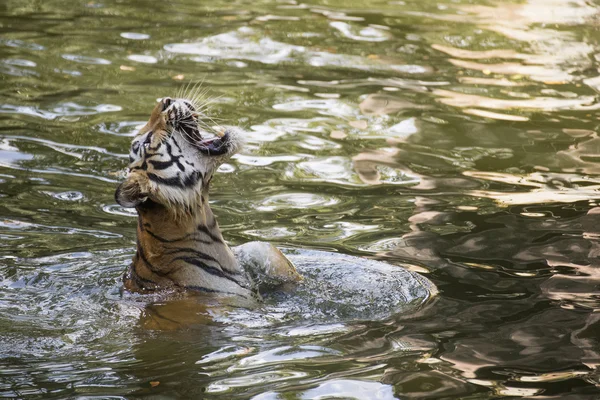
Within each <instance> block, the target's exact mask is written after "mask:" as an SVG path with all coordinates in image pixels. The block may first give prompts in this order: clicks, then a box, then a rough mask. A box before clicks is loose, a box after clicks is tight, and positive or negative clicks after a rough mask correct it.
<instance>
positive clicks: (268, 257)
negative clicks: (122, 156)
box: [115, 97, 302, 299]
mask: <svg viewBox="0 0 600 400" xmlns="http://www.w3.org/2000/svg"><path fill="white" fill-rule="evenodd" d="M195 103H197V102H196V101H194V100H193V99H192V100H188V99H182V98H170V97H165V98H163V99H161V100H160V101H159V102H158V104H156V106H155V107H154V109H153V110H152V113H151V115H150V119H149V121H148V122H147V123H146V124H145V125H144V126H143V127H142V128H141V129H140V131H139V132H138V133H137V135H136V136H135V137H134V138H133V140H132V143H131V148H130V152H129V171H128V174H127V176H126V178H125V181H124V182H122V183H121V184H120V185H119V186H118V188H117V190H116V192H115V199H116V201H117V202H118V203H119V204H120V205H121V206H123V207H135V209H136V210H137V214H138V224H137V248H136V253H135V256H134V257H133V262H132V263H131V265H130V266H129V268H128V270H127V272H126V273H125V275H124V286H125V288H126V289H128V290H131V291H152V290H157V289H164V288H182V289H192V290H197V291H201V292H206V293H214V294H217V295H226V296H241V297H243V298H247V299H256V298H257V287H258V286H259V285H269V286H271V285H279V284H289V283H294V282H299V281H300V280H301V279H302V278H301V276H300V275H299V274H298V272H297V271H296V269H295V268H294V266H293V264H292V263H291V262H290V261H289V260H288V259H287V258H286V257H285V256H284V255H283V254H282V253H281V252H280V251H279V250H278V249H277V248H276V247H274V246H272V245H270V244H268V243H263V242H250V243H247V244H245V245H242V246H238V247H237V248H234V249H233V250H232V249H230V248H229V246H228V245H227V244H226V243H225V241H224V240H223V236H222V234H221V231H220V229H219V225H218V223H217V220H216V218H215V216H214V214H213V212H212V210H211V208H210V205H209V201H208V192H209V186H210V182H211V179H212V177H213V174H214V173H215V171H216V169H217V168H218V167H219V165H221V164H222V163H223V162H224V161H225V160H227V159H228V158H229V157H231V156H232V155H233V154H235V153H236V152H238V151H239V150H240V148H241V147H242V144H243V139H242V136H241V135H240V133H239V132H238V131H237V130H236V129H228V130H226V131H224V132H223V133H220V134H218V135H212V136H210V135H209V133H208V132H207V131H206V130H205V129H202V128H204V127H205V122H203V117H204V115H203V114H202V113H201V107H200V106H199V105H198V104H195Z"/></svg>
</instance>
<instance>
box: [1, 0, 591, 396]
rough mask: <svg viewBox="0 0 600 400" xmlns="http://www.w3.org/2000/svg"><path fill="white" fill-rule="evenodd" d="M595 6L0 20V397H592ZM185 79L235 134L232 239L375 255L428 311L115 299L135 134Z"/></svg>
mask: <svg viewBox="0 0 600 400" xmlns="http://www.w3.org/2000/svg"><path fill="white" fill-rule="evenodd" d="M598 12H599V10H598V6H597V5H596V4H594V3H593V2H589V1H584V0H574V1H561V0H526V1H485V2H484V1H470V2H466V1H453V2H439V1H412V0H406V1H383V0H374V1H369V2H366V3H365V2H352V1H350V2H348V1H346V2H343V3H342V2H339V1H328V2H322V1H312V2H308V3H302V2H296V1H293V0H292V1H285V2H271V1H269V2H266V1H265V2H263V1H259V2H241V3H239V2H236V3H230V2H225V1H222V2H212V3H210V4H209V3H206V4H204V5H201V4H198V3H197V2H193V1H186V0H183V1H179V2H176V3H172V2H164V3H156V2H153V3H149V2H141V3H140V2H134V3H127V2H118V1H114V0H109V1H104V2H98V1H81V2H65V1H64V0H52V1H45V2H34V1H14V0H8V1H7V2H4V3H2V4H0V23H1V24H2V27H3V37H2V38H0V77H1V78H2V82H3V84H2V85H0V92H1V93H2V95H3V99H4V100H3V101H2V104H0V327H1V328H2V329H1V330H0V332H1V333H0V336H1V340H0V343H1V344H0V355H1V357H0V395H2V396H4V397H20V398H23V397H27V398H66V397H84V396H90V397H92V396H98V397H103V398H106V397H111V396H113V397H117V398H122V397H127V396H134V397H138V396H158V397H165V398H254V399H262V400H265V399H269V400H271V399H282V398H299V399H314V398H317V399H318V398H334V397H337V398H358V399H371V398H372V399H396V398H414V399H428V398H469V399H484V398H485V399H487V398H496V397H507V398H521V397H525V398H545V399H559V398H560V399H563V398H576V399H596V398H598V397H599V396H600V388H599V387H600V375H599V372H598V368H599V361H598V360H600V355H599V354H598V349H599V348H600V343H599V342H598V338H599V337H600V321H599V317H598V310H599V309H600V307H599V301H600V289H599V288H600V276H599V273H598V261H597V260H598V255H599V254H600V249H599V247H598V239H599V238H600V228H599V227H600V220H599V218H600V217H599V216H600V211H599V210H600V203H598V193H599V190H600V181H599V178H598V176H599V174H600V168H599V167H598V165H600V164H599V163H598V162H599V161H600V145H599V143H600V141H599V139H598V136H597V134H596V130H597V127H598V116H597V114H596V112H597V111H596V110H597V108H598V104H600V103H599V102H598V93H599V88H600V75H599V73H598V65H597V64H598V57H597V53H598V44H597V40H596V38H597V32H596V31H597V26H598ZM198 81H202V82H204V83H203V84H204V86H205V87H206V88H208V89H209V93H210V95H211V96H212V97H213V98H214V100H213V101H212V104H211V108H212V110H211V116H212V117H214V121H211V122H210V124H211V125H227V124H232V125H239V126H241V127H242V128H243V129H244V131H245V132H246V138H247V146H246V147H245V149H244V151H243V152H242V153H241V154H239V155H238V156H236V157H235V158H234V159H233V160H231V162H230V163H228V164H226V165H224V166H222V167H221V168H220V169H219V173H218V174H217V176H216V177H215V179H214V183H213V188H212V189H213V190H212V196H211V201H212V203H213V206H214V209H215V212H216V214H217V215H218V217H219V223H220V225H221V226H222V227H223V229H224V231H225V236H226V238H227V239H228V240H230V241H231V242H232V244H238V243H243V242H246V241H249V240H269V241H272V242H274V243H278V244H281V245H286V246H292V247H307V248H313V249H317V248H318V249H326V250H329V251H337V252H341V253H344V254H353V255H361V256H365V257H371V258H376V259H381V260H386V261H388V262H391V263H394V264H398V265H402V266H404V267H406V268H408V269H410V270H413V271H418V272H420V273H423V274H427V276H428V277H429V278H431V279H432V280H434V281H435V283H436V284H437V285H438V287H439V289H440V295H439V297H438V299H437V301H436V302H434V303H433V304H432V305H431V306H430V307H428V308H426V309H422V310H419V311H416V312H411V313H405V314H402V313H400V314H398V315H395V316H393V317H392V318H389V319H387V320H383V321H378V320H374V319H376V318H375V317H374V316H373V315H364V316H363V317H362V318H358V319H354V320H353V321H354V322H348V321H345V322H344V321H341V320H340V321H337V320H335V318H332V320H327V321H323V320H316V319H314V318H313V319H311V318H310V316H308V317H307V318H305V319H302V320H301V321H298V320H296V321H290V320H286V319H285V318H284V316H285V315H286V311H289V310H288V309H283V308H282V309H277V308H276V306H272V308H270V309H268V310H265V309H263V310H258V311H257V310H244V309H236V308H231V307H228V306H216V305H214V304H210V302H209V301H208V300H206V299H203V300H201V299H198V298H195V297H186V296H179V295H176V294H172V293H171V294H169V293H167V294H161V295H156V296H150V295H144V296H142V295H137V294H128V293H121V291H120V275H121V273H122V272H123V270H124V268H125V266H126V265H127V264H128V262H129V260H130V258H131V256H132V253H133V247H134V246H135V227H134V225H135V214H134V213H133V212H132V210H129V209H124V208H122V207H120V206H118V205H116V204H115V201H114V198H113V193H114V188H115V185H116V182H118V181H119V180H120V179H121V178H122V176H123V171H124V168H125V167H126V163H127V154H126V153H127V148H128V146H129V141H130V138H131V136H132V135H134V134H135V132H136V131H137V129H138V128H139V126H140V125H141V124H143V123H144V122H143V121H144V120H145V119H146V116H147V113H148V111H149V110H150V109H151V106H152V104H153V103H154V102H155V101H156V98H158V97H162V96H165V95H172V94H174V93H176V92H177V90H179V89H180V88H181V86H182V85H186V84H187V83H188V82H198ZM368 301H369V300H368V299H365V303H368ZM292 305H293V304H292ZM296 305H297V304H296ZM282 307H288V306H285V305H284V306H282ZM300 311H302V310H300Z"/></svg>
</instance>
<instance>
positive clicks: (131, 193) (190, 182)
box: [115, 97, 242, 211]
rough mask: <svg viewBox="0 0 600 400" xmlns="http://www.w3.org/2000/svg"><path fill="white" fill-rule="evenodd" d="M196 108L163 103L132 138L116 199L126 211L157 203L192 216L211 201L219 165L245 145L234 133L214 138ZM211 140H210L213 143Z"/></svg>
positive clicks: (189, 104) (185, 102)
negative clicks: (126, 166) (214, 178)
mask: <svg viewBox="0 0 600 400" xmlns="http://www.w3.org/2000/svg"><path fill="white" fill-rule="evenodd" d="M197 109H198V107H197V106H196V105H195V104H193V102H192V101H190V100H186V99H172V98H169V97H165V98H163V99H161V100H160V101H159V102H158V104H157V105H156V106H155V107H154V109H153V110H152V114H151V115H150V120H149V121H148V122H147V123H146V125H144V127H143V128H141V129H140V131H139V132H138V134H137V135H136V136H135V137H134V139H133V141H132V143H131V148H130V152H129V171H128V174H127V177H126V179H125V181H124V182H123V183H121V184H120V185H119V187H118V188H117V191H116V193H115V199H116V201H117V203H119V204H120V205H121V206H123V207H138V206H140V205H142V204H145V203H146V202H153V203H158V204H160V205H163V206H165V207H166V208H168V209H173V210H175V211H182V210H185V211H193V210H196V209H197V208H198V206H199V205H200V204H201V203H202V202H203V201H204V199H206V198H207V196H208V193H207V192H208V185H209V183H210V180H211V178H212V176H213V173H214V172H215V170H216V169H217V168H218V167H219V165H220V164H221V163H223V162H224V161H225V160H227V159H228V158H229V157H231V156H232V155H233V154H235V153H236V152H237V151H238V150H239V149H240V148H241V145H242V139H241V136H240V135H239V134H238V133H237V132H236V131H235V130H227V131H225V132H224V133H223V134H219V135H216V136H215V135H210V134H209V133H208V132H207V131H205V130H203V129H201V127H202V126H206V124H205V123H204V122H203V121H202V119H203V117H204V116H203V115H202V114H201V113H200V112H198V111H197ZM209 136H210V137H209Z"/></svg>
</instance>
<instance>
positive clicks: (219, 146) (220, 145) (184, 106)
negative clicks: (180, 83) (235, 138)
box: [162, 97, 230, 156]
mask: <svg viewBox="0 0 600 400" xmlns="http://www.w3.org/2000/svg"><path fill="white" fill-rule="evenodd" d="M162 103H163V111H162V113H163V114H165V115H166V116H167V121H169V122H170V123H171V125H172V126H173V129H175V130H178V131H180V132H182V133H184V134H185V136H186V137H187V138H189V139H190V144H192V145H193V146H194V147H196V148H197V149H198V151H199V152H200V153H201V154H204V155H207V156H222V155H224V154H227V153H228V152H229V150H230V135H229V133H228V132H226V133H224V134H218V133H217V134H216V135H215V136H211V137H208V138H206V135H209V133H208V132H205V131H204V132H203V131H202V130H201V129H200V127H199V123H198V118H199V117H201V114H200V113H198V112H197V111H196V108H195V107H194V105H193V104H192V103H191V102H190V101H187V100H184V99H171V98H169V97H166V98H164V99H162Z"/></svg>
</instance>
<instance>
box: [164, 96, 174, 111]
mask: <svg viewBox="0 0 600 400" xmlns="http://www.w3.org/2000/svg"><path fill="white" fill-rule="evenodd" d="M162 103H163V109H162V110H163V111H165V110H166V109H167V108H169V106H170V105H171V104H172V103H173V99H172V98H170V97H165V98H163V99H162Z"/></svg>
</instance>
